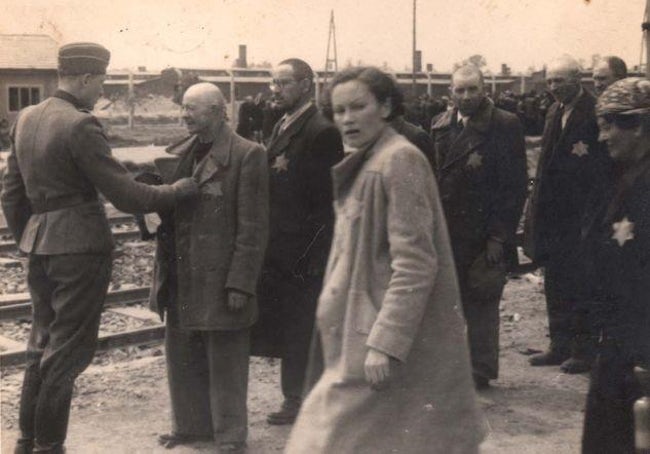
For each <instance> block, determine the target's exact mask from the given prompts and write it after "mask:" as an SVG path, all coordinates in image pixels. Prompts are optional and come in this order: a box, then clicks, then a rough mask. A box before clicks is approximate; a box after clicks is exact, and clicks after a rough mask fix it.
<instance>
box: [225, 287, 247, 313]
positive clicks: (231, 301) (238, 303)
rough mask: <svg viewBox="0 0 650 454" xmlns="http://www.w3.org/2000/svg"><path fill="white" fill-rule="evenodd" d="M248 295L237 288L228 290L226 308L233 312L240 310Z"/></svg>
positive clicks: (244, 304)
mask: <svg viewBox="0 0 650 454" xmlns="http://www.w3.org/2000/svg"><path fill="white" fill-rule="evenodd" d="M248 298H249V296H248V295H247V294H246V293H244V292H240V291H239V290H234V289H230V290H228V309H230V310H231V311H233V312H239V311H241V310H242V309H243V308H244V306H246V304H247V303H248Z"/></svg>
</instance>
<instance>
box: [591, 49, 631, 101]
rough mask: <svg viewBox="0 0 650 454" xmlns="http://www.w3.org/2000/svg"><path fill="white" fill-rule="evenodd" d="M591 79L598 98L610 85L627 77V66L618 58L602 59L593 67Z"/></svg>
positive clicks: (608, 57)
mask: <svg viewBox="0 0 650 454" xmlns="http://www.w3.org/2000/svg"><path fill="white" fill-rule="evenodd" d="M592 77H593V79H594V91H595V92H596V96H600V95H602V94H603V92H604V91H605V89H606V88H607V87H609V86H610V85H611V84H613V83H614V82H616V81H617V80H620V79H624V78H626V77H627V65H626V64H625V62H624V61H623V60H622V59H620V58H619V57H615V56H607V57H603V58H602V59H601V60H600V61H599V62H598V63H596V65H595V66H594V72H593V75H592Z"/></svg>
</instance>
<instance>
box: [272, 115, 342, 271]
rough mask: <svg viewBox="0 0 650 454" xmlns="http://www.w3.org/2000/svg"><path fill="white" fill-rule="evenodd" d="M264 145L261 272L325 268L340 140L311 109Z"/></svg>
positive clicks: (332, 214)
mask: <svg viewBox="0 0 650 454" xmlns="http://www.w3.org/2000/svg"><path fill="white" fill-rule="evenodd" d="M279 126H280V125H279V124H278V125H276V127H275V130H274V133H273V136H272V139H271V142H270V143H269V146H268V159H269V172H270V182H269V187H270V190H269V197H270V227H269V228H270V234H269V247H268V251H267V256H266V263H265V268H266V269H268V270H272V272H274V273H278V274H280V275H285V276H287V275H289V276H300V275H304V274H305V272H306V270H307V269H308V268H310V267H311V268H317V269H320V270H322V271H324V269H325V263H326V261H327V254H328V252H329V247H330V243H331V238H332V229H333V219H334V212H333V208H332V180H331V176H330V169H331V167H332V166H333V165H334V164H336V163H337V162H338V161H340V160H341V159H342V158H343V144H342V142H341V136H340V134H339V132H338V130H337V129H336V128H335V126H334V125H333V124H332V123H330V122H329V121H328V120H327V119H325V117H323V116H322V115H321V114H320V113H319V112H318V110H317V109H316V107H315V106H313V105H312V106H311V107H309V108H308V109H307V110H306V111H305V112H304V113H303V114H302V115H300V117H298V118H297V119H296V120H295V121H293V122H292V123H291V124H290V125H289V126H288V127H287V129H286V130H285V131H283V132H282V133H280V134H277V130H278V128H279Z"/></svg>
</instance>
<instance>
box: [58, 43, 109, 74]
mask: <svg viewBox="0 0 650 454" xmlns="http://www.w3.org/2000/svg"><path fill="white" fill-rule="evenodd" d="M110 58H111V53H110V52H109V51H108V49H106V48H105V47H104V46H102V45H100V44H95V43H70V44H66V45H64V46H61V48H59V74H61V75H63V76H73V75H79V74H106V67H107V66H108V62H109V60H110Z"/></svg>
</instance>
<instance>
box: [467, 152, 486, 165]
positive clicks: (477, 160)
mask: <svg viewBox="0 0 650 454" xmlns="http://www.w3.org/2000/svg"><path fill="white" fill-rule="evenodd" d="M466 165H467V167H471V168H472V169H478V168H479V167H481V165H483V156H481V155H480V154H478V152H477V151H475V152H474V153H472V154H470V155H469V158H467V164H466Z"/></svg>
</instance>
